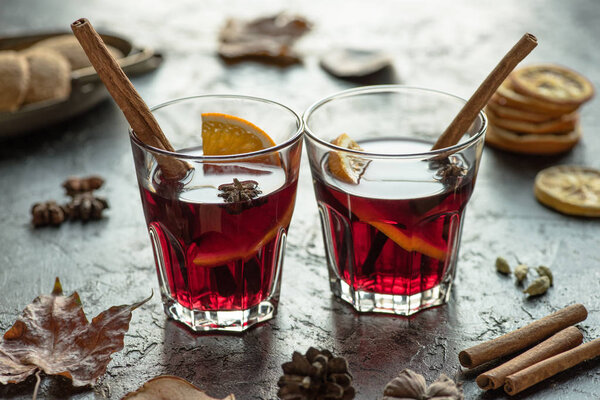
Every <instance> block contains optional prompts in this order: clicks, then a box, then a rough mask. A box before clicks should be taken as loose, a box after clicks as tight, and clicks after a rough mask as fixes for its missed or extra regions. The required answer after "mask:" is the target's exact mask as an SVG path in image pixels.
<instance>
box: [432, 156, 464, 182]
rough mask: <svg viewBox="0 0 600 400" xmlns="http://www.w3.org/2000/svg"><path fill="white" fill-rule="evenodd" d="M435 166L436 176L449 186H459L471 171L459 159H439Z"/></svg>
mask: <svg viewBox="0 0 600 400" xmlns="http://www.w3.org/2000/svg"><path fill="white" fill-rule="evenodd" d="M433 167H434V168H435V169H437V172H436V174H435V176H436V177H437V178H438V179H439V180H440V181H441V182H442V183H443V184H444V185H448V186H458V184H459V183H460V182H461V181H462V178H463V177H465V176H466V175H467V173H468V172H469V171H468V169H467V168H465V167H464V166H463V165H462V164H461V163H459V162H458V161H457V160H452V159H449V158H446V159H444V160H442V161H437V162H436V163H435V164H434V165H433Z"/></svg>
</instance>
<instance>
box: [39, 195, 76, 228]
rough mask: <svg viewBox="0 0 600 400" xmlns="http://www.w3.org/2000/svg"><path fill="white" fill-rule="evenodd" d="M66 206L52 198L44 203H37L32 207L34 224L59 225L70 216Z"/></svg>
mask: <svg viewBox="0 0 600 400" xmlns="http://www.w3.org/2000/svg"><path fill="white" fill-rule="evenodd" d="M66 211H67V210H66V209H65V207H64V206H62V205H60V204H57V203H56V202H55V201H53V200H50V201H47V202H44V203H35V204H34V205H33V206H32V207H31V222H32V223H33V226H35V227H38V226H46V225H53V226H59V225H60V224H62V223H63V222H64V221H65V219H67V218H68V215H67V212H66Z"/></svg>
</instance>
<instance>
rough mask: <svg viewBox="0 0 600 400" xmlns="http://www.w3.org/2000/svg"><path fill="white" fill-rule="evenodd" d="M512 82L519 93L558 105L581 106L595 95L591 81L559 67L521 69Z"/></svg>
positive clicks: (546, 66)
mask: <svg viewBox="0 0 600 400" xmlns="http://www.w3.org/2000/svg"><path fill="white" fill-rule="evenodd" d="M510 79H511V83H512V85H513V87H514V89H515V90H516V91H517V92H519V93H521V94H523V95H525V96H529V97H533V98H536V99H539V100H544V101H548V102H551V103H555V104H565V105H580V104H583V103H584V102H586V101H588V100H589V99H591V98H592V96H593V95H594V87H593V86H592V83H591V82H590V81H589V80H587V78H585V77H584V76H582V75H580V74H578V73H577V72H575V71H572V70H570V69H568V68H565V67H561V66H558V65H551V64H541V65H530V66H527V67H523V68H519V69H517V70H515V71H514V72H513V73H512V74H511V75H510Z"/></svg>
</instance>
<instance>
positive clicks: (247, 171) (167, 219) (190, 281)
mask: <svg viewBox="0 0 600 400" xmlns="http://www.w3.org/2000/svg"><path fill="white" fill-rule="evenodd" d="M234 179H236V180H237V181H238V183H240V185H244V184H246V185H248V188H250V187H255V188H256V192H254V193H251V194H252V195H251V196H248V198H242V199H240V198H227V196H226V193H225V192H226V189H230V190H232V191H236V190H238V189H237V188H236V187H235V184H234ZM296 183H297V181H296V180H292V181H288V180H287V179H286V174H285V172H284V170H283V169H282V168H281V167H279V166H272V165H259V164H252V163H248V164H246V165H243V164H239V165H235V166H225V165H218V164H214V165H207V164H205V165H203V167H200V168H196V169H195V171H194V175H193V176H192V177H191V181H190V182H186V183H185V186H184V187H183V188H182V187H180V186H177V185H170V184H168V183H161V182H160V180H159V179H157V178H156V177H154V182H153V185H152V186H151V188H152V189H153V190H152V189H151V190H149V189H148V188H143V189H142V201H143V204H144V211H145V215H146V221H147V223H148V226H149V229H150V232H151V235H154V236H155V237H153V245H154V247H155V249H154V250H155V251H154V254H155V258H156V260H155V261H156V264H157V269H158V273H159V277H161V279H162V280H164V283H165V285H166V286H167V287H168V290H169V291H170V293H168V294H167V295H168V296H171V297H172V298H173V299H174V300H176V301H177V302H178V303H179V304H181V305H183V306H184V307H186V308H188V309H192V310H202V311H209V310H219V311H224V310H247V309H249V308H251V307H253V306H256V305H257V304H259V303H261V302H262V301H263V300H266V299H269V298H270V296H271V295H272V294H273V292H274V291H276V290H277V288H275V287H274V282H276V281H277V277H276V276H275V275H276V271H278V270H279V268H278V265H277V263H278V262H281V258H282V257H280V256H279V253H280V252H283V248H282V247H283V246H284V245H285V234H286V232H287V229H288V226H289V223H290V219H291V216H292V211H293V208H294V198H295V192H296ZM239 190H243V187H242V186H240V188H239ZM236 200H237V201H236ZM157 247H158V248H157ZM161 269H162V271H161Z"/></svg>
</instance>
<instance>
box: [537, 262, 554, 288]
mask: <svg viewBox="0 0 600 400" xmlns="http://www.w3.org/2000/svg"><path fill="white" fill-rule="evenodd" d="M536 270H537V273H538V274H540V276H547V277H548V279H550V286H553V284H554V277H553V276H552V271H550V268H548V267H546V266H544V265H540V266H539V267H537V268H536Z"/></svg>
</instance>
